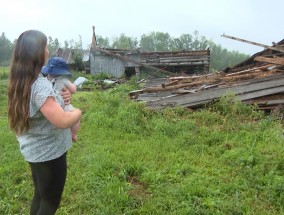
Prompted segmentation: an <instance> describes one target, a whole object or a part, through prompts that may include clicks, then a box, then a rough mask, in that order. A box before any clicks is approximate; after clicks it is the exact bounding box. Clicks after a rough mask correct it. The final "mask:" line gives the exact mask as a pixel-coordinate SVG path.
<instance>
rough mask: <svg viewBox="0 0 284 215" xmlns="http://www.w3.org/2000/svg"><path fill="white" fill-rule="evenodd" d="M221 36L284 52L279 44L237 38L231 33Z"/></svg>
mask: <svg viewBox="0 0 284 215" xmlns="http://www.w3.org/2000/svg"><path fill="white" fill-rule="evenodd" d="M221 36H222V37H226V38H229V39H233V40H238V41H241V42H245V43H249V44H252V45H256V46H260V47H263V48H266V49H271V50H274V51H278V52H283V53H284V48H282V47H281V46H279V45H278V46H267V45H264V44H261V43H256V42H252V41H249V40H244V39H241V38H237V37H232V36H229V35H226V34H223V35H221Z"/></svg>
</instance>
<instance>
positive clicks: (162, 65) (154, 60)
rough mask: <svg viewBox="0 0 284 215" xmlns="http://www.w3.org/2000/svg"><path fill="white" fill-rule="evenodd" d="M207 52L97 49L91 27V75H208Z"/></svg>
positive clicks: (208, 55) (208, 61)
mask: <svg viewBox="0 0 284 215" xmlns="http://www.w3.org/2000/svg"><path fill="white" fill-rule="evenodd" d="M209 64H210V50H209V49H208V50H196V51H188V50H182V51H168V52H148V51H141V50H139V49H137V50H123V49H109V48H100V47H98V46H97V42H96V35H95V32H94V27H93V40H92V46H91V51H90V73H91V74H97V73H109V74H111V75H112V76H113V77H116V78H120V77H122V76H132V75H136V76H139V74H140V72H141V69H142V68H143V69H151V70H154V71H160V72H165V73H168V74H169V75H173V74H180V73H183V74H207V73H209Z"/></svg>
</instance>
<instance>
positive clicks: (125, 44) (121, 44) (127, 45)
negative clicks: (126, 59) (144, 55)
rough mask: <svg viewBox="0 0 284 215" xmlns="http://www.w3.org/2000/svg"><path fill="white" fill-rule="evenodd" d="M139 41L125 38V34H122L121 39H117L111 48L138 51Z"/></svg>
mask: <svg viewBox="0 0 284 215" xmlns="http://www.w3.org/2000/svg"><path fill="white" fill-rule="evenodd" d="M137 45H138V41H137V39H136V38H131V37H127V36H125V34H124V33H122V34H120V36H119V37H117V38H115V39H114V41H113V43H112V45H111V47H112V48H114V49H128V50H133V49H137Z"/></svg>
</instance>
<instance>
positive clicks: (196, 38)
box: [0, 31, 250, 71]
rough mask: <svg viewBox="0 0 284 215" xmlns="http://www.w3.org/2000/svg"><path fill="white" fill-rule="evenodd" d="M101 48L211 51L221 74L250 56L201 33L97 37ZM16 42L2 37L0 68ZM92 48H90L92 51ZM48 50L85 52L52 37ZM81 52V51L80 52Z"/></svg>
mask: <svg viewBox="0 0 284 215" xmlns="http://www.w3.org/2000/svg"><path fill="white" fill-rule="evenodd" d="M96 42H97V46H99V47H104V48H113V49H129V50H135V49H140V50H141V51H182V50H186V51H190V50H206V49H209V50H210V71H219V70H222V69H225V68H226V67H231V66H234V65H236V64H238V63H240V62H242V61H244V60H246V59H248V58H249V57H250V56H249V55H247V54H244V53H240V52H238V51H229V50H227V49H226V48H223V47H222V46H221V45H220V44H216V43H214V42H213V41H212V40H208V39H207V38H206V37H205V36H202V35H199V33H198V31H194V32H193V34H181V35H180V36H179V37H173V36H171V35H170V34H169V33H164V32H155V31H153V32H151V33H148V34H143V35H142V36H141V37H140V39H137V38H134V37H129V36H127V35H125V34H124V33H122V34H120V35H119V36H118V37H115V38H114V39H112V40H110V39H109V38H108V37H103V36H100V35H97V36H96ZM14 45H15V41H13V42H11V41H10V40H9V39H8V38H7V37H6V36H5V33H2V35H1V37H0V65H2V66H7V65H9V62H10V59H11V55H12V50H13V48H14ZM90 46H91V44H90V45H89V47H90ZM48 48H49V51H50V53H53V52H54V51H55V50H56V49H58V48H70V49H73V50H75V51H74V52H73V54H74V55H75V60H76V59H77V61H80V60H81V58H82V56H80V52H78V50H82V49H83V48H82V38H81V36H80V35H79V40H78V41H75V40H70V41H64V45H63V46H62V45H61V44H60V42H59V40H58V39H57V38H54V39H53V38H52V37H51V36H49V37H48ZM76 50H77V51H76Z"/></svg>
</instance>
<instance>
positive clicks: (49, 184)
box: [29, 153, 67, 215]
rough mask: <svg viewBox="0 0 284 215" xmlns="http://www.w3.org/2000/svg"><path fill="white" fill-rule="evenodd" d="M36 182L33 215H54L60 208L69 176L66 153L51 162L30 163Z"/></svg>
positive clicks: (31, 211)
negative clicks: (67, 175) (67, 176)
mask: <svg viewBox="0 0 284 215" xmlns="http://www.w3.org/2000/svg"><path fill="white" fill-rule="evenodd" d="M29 164H30V167H31V170H32V177H33V182H34V197H33V200H32V205H31V210H30V213H31V215H36V214H37V215H51V214H52V215H53V214H55V212H56V210H57V208H58V207H59V204H60V200H61V195H62V192H63V189H64V184H65V180H66V174H67V164H66V153H64V154H63V155H62V156H61V157H59V158H56V159H54V160H51V161H46V162H41V163H30V162H29Z"/></svg>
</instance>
